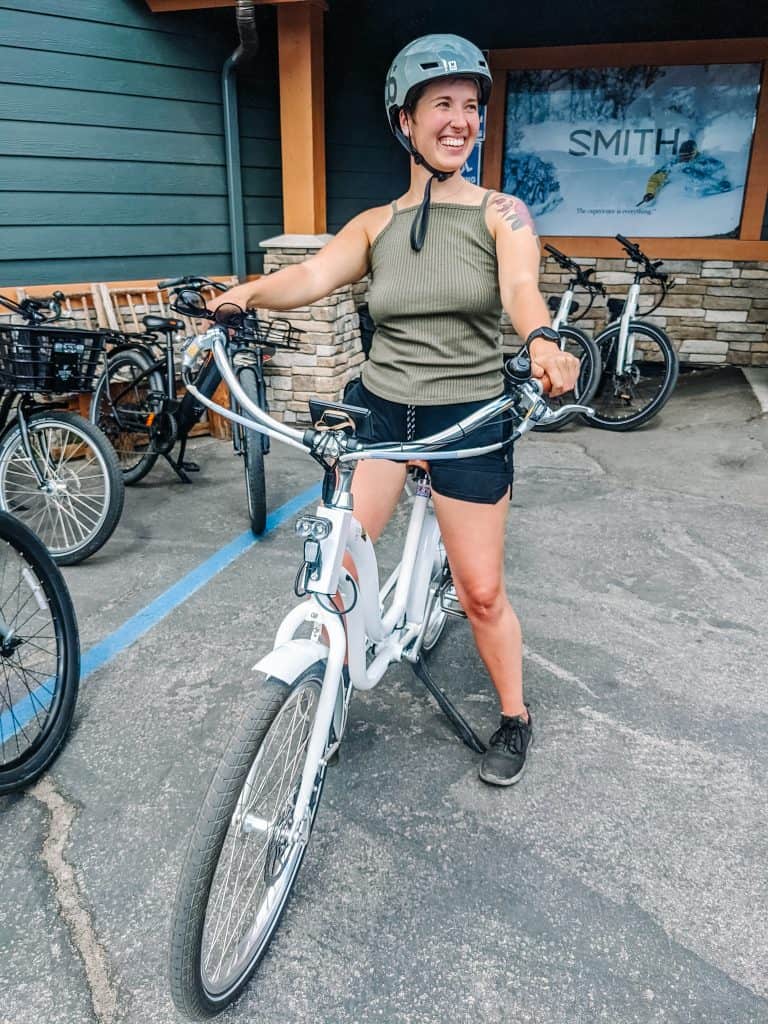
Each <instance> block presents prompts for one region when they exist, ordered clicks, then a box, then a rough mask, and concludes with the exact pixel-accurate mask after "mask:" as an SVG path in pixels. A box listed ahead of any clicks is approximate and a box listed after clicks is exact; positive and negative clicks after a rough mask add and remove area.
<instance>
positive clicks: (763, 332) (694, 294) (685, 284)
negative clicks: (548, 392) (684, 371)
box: [502, 239, 768, 366]
mask: <svg viewBox="0 0 768 1024" xmlns="http://www.w3.org/2000/svg"><path fill="white" fill-rule="evenodd" d="M641 241H642V239H641ZM568 255H569V256H571V257H572V258H573V259H575V260H576V261H577V262H578V263H580V264H582V265H584V266H592V267H594V268H595V274H594V277H595V279H596V280H598V281H601V282H602V283H603V284H604V285H605V286H606V290H607V291H608V295H609V296H610V297H614V296H616V297H623V296H624V295H626V292H627V287H628V286H629V285H630V284H631V283H632V278H633V273H634V264H632V263H630V262H629V261H628V260H624V259H589V258H580V257H579V256H578V254H577V253H575V252H569V253H568ZM663 269H664V270H666V271H668V272H669V273H670V275H671V276H672V277H674V278H675V279H676V281H677V283H676V285H675V287H674V288H673V289H672V291H671V292H670V293H669V295H668V296H667V298H666V301H665V302H664V304H663V305H662V306H660V307H659V309H658V310H657V311H656V312H655V313H654V314H653V315H652V316H651V317H649V318H648V319H650V320H651V322H653V323H655V324H658V325H659V326H660V327H663V328H664V330H665V331H666V332H667V334H668V335H669V336H670V338H671V339H672V342H673V343H674V345H675V348H676V349H677V350H678V352H679V354H680V359H681V362H683V363H690V364H694V365H697V364H700V365H711V364H713V363H733V364H737V365H740V366H750V365H751V366H765V365H768V264H766V263H738V262H732V261H727V260H665V261H664V267H663ZM568 279H569V275H568V274H567V273H565V272H564V271H562V270H561V269H560V267H558V265H557V264H556V263H555V261H554V260H553V259H552V258H551V257H547V258H546V260H545V261H544V264H543V266H542V274H541V290H542V292H543V294H544V295H545V297H546V296H548V295H557V296H558V298H559V296H560V295H561V294H562V292H563V290H564V288H565V285H566V284H567V282H568ZM656 292H657V289H654V288H653V286H652V285H651V284H650V283H646V284H644V288H643V293H642V296H641V304H640V313H639V314H638V316H639V317H640V318H642V310H643V309H647V308H648V306H649V305H650V301H649V300H650V298H651V296H652V295H653V294H655V293H656ZM576 299H577V301H578V302H580V303H581V305H582V309H583V308H584V306H585V305H586V303H585V302H584V293H583V292H581V293H579V292H577V293H576ZM579 312H580V311H579ZM576 315H577V316H578V315H579V314H578V312H577V314H576ZM505 320H506V318H505ZM605 323H606V308H605V303H604V302H603V300H602V299H597V300H596V301H595V304H594V306H593V307H592V310H591V312H590V315H589V317H587V318H585V319H584V320H582V321H580V322H579V324H578V326H579V327H583V328H584V329H585V330H586V332H587V333H588V334H594V333H597V332H598V331H600V330H602V328H603V327H604V326H605ZM502 331H504V333H506V334H510V335H512V334H513V332H512V326H511V324H510V323H509V321H508V320H506V323H503V324H502ZM512 344H513V341H512V338H510V347H511V346H512Z"/></svg>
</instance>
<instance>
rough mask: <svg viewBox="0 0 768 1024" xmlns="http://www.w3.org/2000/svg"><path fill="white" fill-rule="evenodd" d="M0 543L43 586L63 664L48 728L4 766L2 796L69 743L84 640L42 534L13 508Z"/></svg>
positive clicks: (0, 520)
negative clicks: (81, 640) (29, 526)
mask: <svg viewBox="0 0 768 1024" xmlns="http://www.w3.org/2000/svg"><path fill="white" fill-rule="evenodd" d="M0 542H5V543H7V544H9V545H10V546H11V547H12V548H13V549H14V550H15V551H17V552H18V553H19V554H20V555H21V557H22V558H23V559H24V561H25V563H26V565H27V567H28V568H29V569H30V571H31V572H32V573H33V574H34V576H35V578H36V579H37V580H38V581H39V583H40V585H41V586H42V588H43V593H44V594H45V597H46V600H47V602H48V607H49V609H50V611H51V618H52V620H53V623H54V628H55V635H56V660H57V666H58V667H57V672H56V706H55V708H54V710H53V711H52V712H51V715H50V718H49V721H48V723H47V725H46V728H45V730H44V731H43V732H42V733H41V734H40V736H39V737H38V738H37V739H36V740H35V741H34V743H33V744H32V745H31V746H30V747H29V748H28V750H26V751H25V752H24V753H23V755H22V756H20V757H19V758H18V759H17V761H15V762H12V763H9V764H8V765H3V766H0V794H5V793H11V792H13V791H15V790H17V789H21V788H23V787H24V786H28V785H29V784H30V783H31V782H34V780H35V779H36V778H37V777H38V776H39V775H41V774H42V772H44V771H45V770H46V769H47V768H48V767H49V766H50V765H51V764H52V762H53V761H54V759H55V758H56V757H57V756H58V754H59V752H60V751H61V748H62V747H63V745H64V741H65V740H66V738H67V733H68V732H69V728H70V725H71V724H72V718H73V716H74V713H75V705H76V703H77V692H78V688H79V685H80V639H79V635H78V628H77V619H76V617H75V609H74V607H73V605H72V598H71V597H70V595H69V591H68V589H67V585H66V583H65V582H64V577H63V576H62V575H61V572H60V570H59V568H58V566H57V565H56V563H55V562H54V561H53V559H52V558H51V556H50V554H49V553H48V549H47V548H46V547H45V545H44V544H43V542H42V541H41V540H40V538H39V537H38V536H37V534H35V533H33V532H32V530H30V529H29V528H28V527H26V526H25V525H24V524H23V523H21V522H19V520H18V519H16V518H15V517H14V516H12V515H10V514H9V513H8V512H0ZM0 710H2V709H1V708H0Z"/></svg>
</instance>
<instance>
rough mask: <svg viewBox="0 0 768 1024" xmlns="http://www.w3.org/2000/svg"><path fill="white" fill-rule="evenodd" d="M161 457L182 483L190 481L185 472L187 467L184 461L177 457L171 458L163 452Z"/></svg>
mask: <svg viewBox="0 0 768 1024" xmlns="http://www.w3.org/2000/svg"><path fill="white" fill-rule="evenodd" d="M163 458H164V459H165V461H166V462H167V463H168V465H169V466H170V467H171V469H172V470H173V472H174V473H175V474H176V476H177V477H178V478H179V480H181V482H182V483H183V484H191V483H192V481H191V480H190V478H189V477H188V476H187V474H186V470H187V468H188V467H187V464H186V463H185V462H179V461H178V460H177V459H172V458H171V456H170V455H168V454H166V453H164V454H163Z"/></svg>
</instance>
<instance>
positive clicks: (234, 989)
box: [170, 661, 325, 1020]
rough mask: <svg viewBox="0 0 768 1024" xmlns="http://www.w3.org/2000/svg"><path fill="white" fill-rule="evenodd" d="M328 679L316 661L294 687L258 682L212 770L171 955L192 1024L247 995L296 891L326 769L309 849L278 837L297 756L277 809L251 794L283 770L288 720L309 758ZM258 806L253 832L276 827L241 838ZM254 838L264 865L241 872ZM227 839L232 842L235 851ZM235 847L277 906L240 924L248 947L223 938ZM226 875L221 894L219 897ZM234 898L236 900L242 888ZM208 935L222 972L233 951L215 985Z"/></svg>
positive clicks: (294, 788)
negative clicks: (220, 921) (282, 728)
mask: <svg viewBox="0 0 768 1024" xmlns="http://www.w3.org/2000/svg"><path fill="white" fill-rule="evenodd" d="M324 671H325V661H317V662H315V664H314V665H311V666H310V667H309V668H307V669H305V670H304V671H303V672H302V673H300V674H299V675H298V676H297V677H296V678H295V679H294V680H293V681H292V682H290V683H283V682H281V681H280V680H278V679H274V678H271V677H268V678H266V679H262V680H261V681H260V684H259V685H258V686H257V687H256V688H255V691H254V692H253V693H252V695H251V696H250V697H249V702H250V706H249V708H248V710H247V711H246V713H245V715H244V716H243V718H242V720H241V722H240V724H239V726H238V728H237V730H236V732H235V733H234V735H233V736H232V739H231V740H230V742H229V745H228V747H227V750H226V752H225V754H224V756H223V758H222V760H221V762H220V763H219V766H218V768H217V769H216V772H215V774H214V777H213V780H212V781H211V784H210V786H209V789H208V792H207V794H206V797H205V800H204V801H203V805H202V807H201V809H200V813H199V814H198V817H197V821H196V823H195V826H194V829H193V833H192V836H191V839H190V842H189V846H188V848H187V853H186V857H185V859H184V864H183V867H182V870H181V875H180V878H179V884H178V888H177V892H176V901H175V905H174V911H173V921H172V926H171V945H170V982H171V996H172V998H173V1002H174V1004H175V1005H176V1007H177V1009H179V1010H180V1011H181V1012H182V1013H185V1014H187V1015H188V1016H189V1017H191V1018H192V1019H196V1020H202V1019H205V1018H206V1017H212V1016H214V1015H215V1014H217V1013H219V1012H220V1011H221V1010H223V1009H224V1008H225V1007H226V1006H228V1005H229V1004H230V1003H231V1002H233V1001H234V1000H235V999H236V998H237V996H238V995H239V994H240V993H241V992H242V990H243V988H244V987H245V986H246V985H247V983H248V981H249V979H250V978H251V976H252V975H253V973H254V971H255V970H256V968H257V966H258V964H259V962H260V961H261V959H262V957H263V956H264V953H265V952H266V950H267V947H268V946H269V943H270V941H271V939H272V937H273V935H274V933H275V930H276V929H277V926H278V924H279V922H280V918H281V917H282V913H283V910H284V908H285V905H286V902H287V900H288V897H289V896H290V893H291V890H292V889H293V884H294V882H295V880H296V877H297V875H298V872H299V868H300V867H301V862H302V860H303V858H304V854H305V852H306V848H307V843H308V841H309V837H310V835H311V831H312V826H313V825H314V821H315V816H316V814H317V809H318V806H319V803H320V797H321V795H322V790H323V783H324V780H325V764H324V763H323V762H321V763H320V764H319V765H318V768H317V775H316V782H315V791H314V795H313V798H312V803H311V805H310V818H309V822H308V829H307V832H306V835H305V836H304V837H303V840H300V841H295V842H291V841H290V840H286V838H285V837H284V836H282V837H281V836H280V835H279V834H278V833H279V829H280V827H284V826H285V823H286V822H287V821H288V820H289V816H290V814H291V813H292V810H293V805H294V801H295V798H296V793H297V792H298V786H299V784H300V780H301V773H302V770H303V767H304V757H303V756H302V754H301V750H300V747H299V754H298V756H293V757H290V756H288V755H287V754H285V756H284V766H285V767H288V768H289V769H291V770H292V775H291V776H290V777H289V782H288V785H287V786H283V788H279V787H278V788H277V796H276V798H275V800H274V808H270V807H269V806H268V805H267V807H266V808H264V810H263V811H262V807H261V806H260V805H256V804H254V802H253V797H252V793H253V792H254V789H255V787H256V784H257V781H258V780H260V779H261V788H259V789H256V790H255V791H256V796H257V797H258V796H259V795H261V794H262V791H263V789H264V779H268V778H269V775H268V772H269V771H270V769H271V768H273V767H275V766H276V765H277V764H278V758H279V755H280V753H281V750H278V752H277V754H276V755H275V758H274V759H273V760H272V761H271V762H270V760H269V757H270V755H271V750H272V744H273V743H279V742H280V739H279V728H278V726H279V725H280V724H281V720H282V719H283V717H286V718H287V717H289V716H292V721H291V724H290V725H289V728H290V729H291V733H290V735H289V737H288V740H291V739H292V738H293V737H294V735H296V734H297V733H298V743H299V744H301V743H303V745H304V750H305V751H306V744H307V742H308V737H309V733H310V732H311V728H312V723H313V722H314V714H315V712H316V709H317V700H318V699H319V695H320V688H321V685H322V680H323V674H324ZM305 694H309V698H308V700H309V703H310V704H311V706H310V707H309V708H308V709H307V710H306V714H305V718H304V720H303V722H302V724H301V727H300V729H299V730H297V729H296V727H295V726H296V719H297V717H298V715H299V713H300V712H301V710H302V709H301V704H300V702H301V701H302V700H303V699H304V695H305ZM273 730H274V734H273ZM281 749H282V748H281ZM283 753H284V751H283ZM260 771H261V772H262V775H261V776H260V774H259V773H260ZM262 776H263V777H262ZM278 776H279V766H278ZM285 777H286V776H285V773H283V776H279V778H280V780H281V782H282V780H283V779H284V778H285ZM274 794H275V787H272V788H271V789H270V788H267V789H266V793H265V794H264V795H265V798H267V799H266V802H267V804H268V800H269V798H271V797H273V796H274ZM254 806H257V808H258V810H259V811H260V812H262V813H261V814H259V815H256V817H255V820H256V822H257V823H264V824H266V822H267V821H269V822H270V825H269V827H268V828H261V829H260V828H259V827H258V825H257V826H256V827H254V828H253V829H252V830H251V831H244V830H243V829H242V828H241V825H242V823H243V819H244V817H245V816H246V815H248V814H252V813H253V811H252V809H253V807H254ZM254 836H255V842H254V843H253V844H251V845H253V846H255V845H256V844H257V843H258V842H259V841H260V842H261V843H262V849H261V851H259V853H258V859H256V860H254V858H250V859H249V860H248V864H247V866H245V867H244V866H243V862H244V860H245V846H246V844H247V843H248V840H249V838H250V837H254ZM228 839H231V842H230V843H229V844H227V840H228ZM238 847H241V848H242V849H241V852H240V854H239V864H238V865H237V868H241V869H243V870H244V871H245V873H246V878H247V877H249V873H250V878H251V881H253V876H254V874H255V872H254V864H258V863H259V860H260V859H261V857H262V854H263V857H264V865H263V866H262V867H261V869H260V872H259V874H260V876H261V877H260V884H261V883H264V885H265V890H264V892H265V894H267V895H268V894H270V893H271V896H272V905H271V907H270V908H268V909H267V910H266V911H264V909H263V904H264V900H265V899H266V898H267V895H264V896H262V897H261V899H260V902H259V904H258V907H257V908H256V909H255V910H254V911H253V913H249V914H248V920H247V922H246V923H243V929H244V930H245V934H244V937H243V938H242V939H240V941H238V942H235V939H236V938H239V932H238V935H237V936H227V935H226V934H225V935H224V936H223V938H222V936H221V930H220V929H221V927H225V926H226V924H227V922H230V923H231V916H230V917H227V916H226V910H223V909H222V908H223V906H224V903H225V900H226V896H227V891H228V888H229V886H230V884H231V883H232V880H233V879H232V875H233V872H232V871H231V868H232V865H233V859H234V856H235V850H236V848H238ZM220 866H221V869H222V874H223V876H224V878H223V882H224V888H222V887H221V882H222V879H221V878H220V876H219V867H220ZM270 879H271V888H270ZM233 895H234V897H236V896H237V879H235V882H234V894H233ZM249 902H251V901H250V900H249ZM217 903H218V904H219V905H218V906H217V905H216V904H217ZM212 904H213V908H212ZM227 907H229V904H227ZM260 911H261V912H262V920H261V922H259V912H260ZM217 912H219V913H223V914H224V925H220V928H219V932H217V931H216V930H215V927H214V925H215V923H217V918H216V917H215V914H216V913H217ZM241 922H243V914H241V915H240V916H239V918H238V921H237V922H236V923H237V924H238V925H239V924H240V923H241ZM206 925H208V927H206ZM211 933H213V940H214V942H215V941H216V940H217V939H219V938H221V941H222V945H223V946H224V948H223V950H222V952H221V956H220V959H219V964H218V966H219V967H220V966H221V965H222V963H223V960H224V957H225V956H226V955H227V949H228V948H234V951H235V952H234V955H233V956H234V958H233V960H232V962H231V964H230V965H229V969H228V973H227V974H225V975H224V976H223V977H220V978H219V979H218V980H214V977H213V975H215V967H216V965H213V966H214V969H213V970H211V965H210V963H208V962H207V961H210V960H211V958H212V957H213V958H214V959H215V957H216V956H218V955H219V954H218V953H217V952H215V946H213V945H212V946H211V948H210V949H208V948H204V947H205V945H206V942H207V941H208V940H210V938H211ZM233 943H235V944H234V947H233V946H232V944H233Z"/></svg>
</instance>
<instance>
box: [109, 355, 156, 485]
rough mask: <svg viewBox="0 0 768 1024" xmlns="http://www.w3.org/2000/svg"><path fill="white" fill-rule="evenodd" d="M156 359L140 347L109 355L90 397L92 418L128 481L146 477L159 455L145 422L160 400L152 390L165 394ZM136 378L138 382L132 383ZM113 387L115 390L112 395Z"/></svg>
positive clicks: (131, 482) (131, 481)
mask: <svg viewBox="0 0 768 1024" xmlns="http://www.w3.org/2000/svg"><path fill="white" fill-rule="evenodd" d="M153 363H154V358H153V356H152V353H151V352H148V351H145V350H144V349H141V348H127V349H123V350H122V351H119V352H115V353H114V354H113V355H110V356H108V358H107V365H106V369H105V371H104V373H103V374H102V375H101V377H100V378H99V380H98V382H97V384H96V388H95V390H94V392H93V398H92V399H91V410H90V418H91V422H92V423H95V425H96V426H97V427H99V429H100V430H102V431H103V432H104V433H105V434H106V435H107V438H108V439H109V441H110V442H111V444H112V447H113V448H114V449H115V452H116V453H117V458H118V462H119V463H120V472H121V473H122V475H123V481H124V483H126V484H128V485H130V484H137V483H138V482H139V481H140V480H143V479H144V477H145V476H146V475H147V473H149V471H150V470H151V469H152V467H153V466H154V464H155V463H156V462H157V459H158V453H157V452H155V451H153V450H152V440H151V437H150V433H149V428H148V426H146V423H147V420H149V419H150V418H151V417H152V416H153V415H154V414H156V413H157V412H158V411H159V409H160V404H161V403H160V402H159V400H158V399H156V398H154V399H153V398H151V397H150V394H151V393H154V394H155V395H161V394H163V393H164V389H165V384H164V381H163V376H162V374H161V373H160V371H159V370H150V367H151V366H152V365H153ZM148 371H149V372H148ZM135 381H138V384H132V382H135ZM107 388H109V392H108V391H107ZM113 390H114V392H115V393H116V394H115V397H114V398H112V399H110V397H109V393H110V392H112V391H113ZM121 419H122V422H121ZM129 420H131V421H135V423H136V427H134V429H128V421H129ZM136 428H139V429H136Z"/></svg>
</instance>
